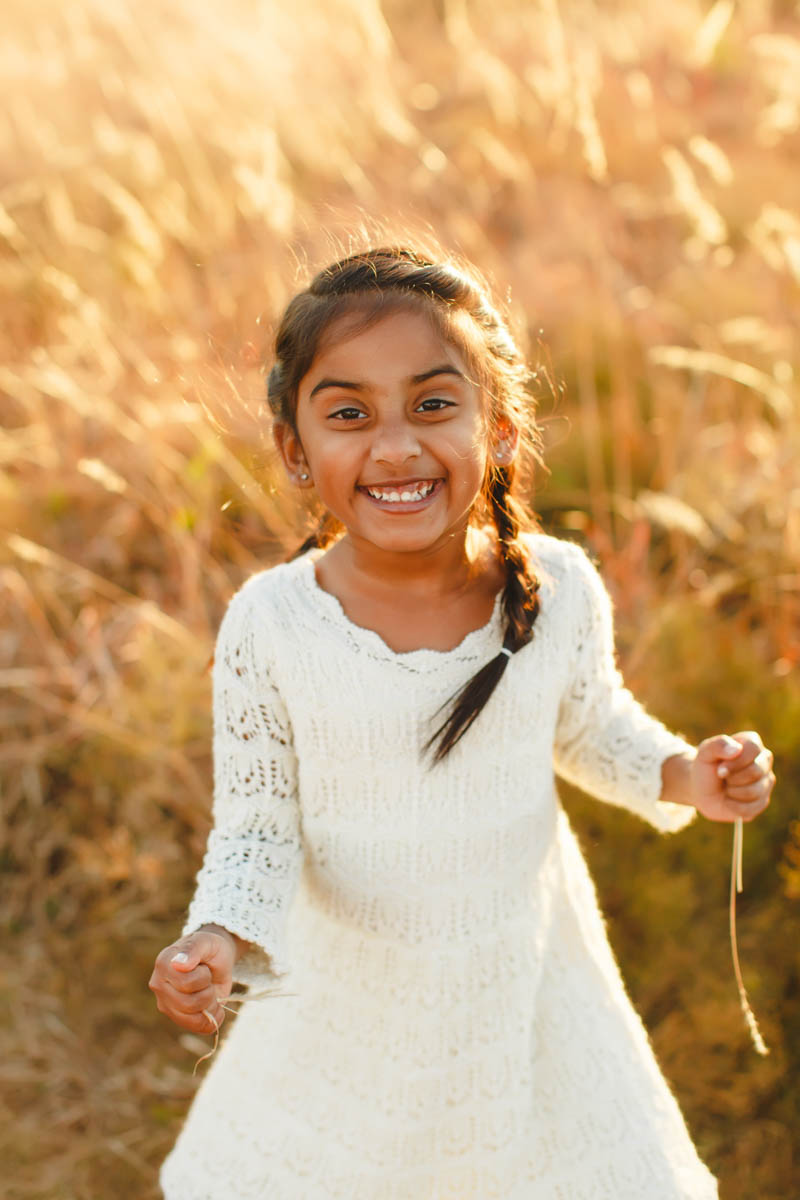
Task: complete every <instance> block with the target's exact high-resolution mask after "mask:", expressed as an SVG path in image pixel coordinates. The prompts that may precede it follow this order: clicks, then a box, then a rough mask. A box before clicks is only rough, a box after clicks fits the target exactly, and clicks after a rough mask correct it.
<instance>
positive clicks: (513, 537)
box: [425, 468, 539, 763]
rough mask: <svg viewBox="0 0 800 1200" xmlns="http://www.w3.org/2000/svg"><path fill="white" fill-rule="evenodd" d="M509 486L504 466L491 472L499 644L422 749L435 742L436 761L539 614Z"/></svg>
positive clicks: (470, 719) (469, 720)
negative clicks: (502, 623) (499, 585)
mask: <svg viewBox="0 0 800 1200" xmlns="http://www.w3.org/2000/svg"><path fill="white" fill-rule="evenodd" d="M510 484H511V476H510V471H509V470H508V469H507V468H497V469H495V470H494V471H493V472H492V478H491V482H490V485H489V498H490V500H491V506H492V518H493V520H494V524H495V527H496V529H497V540H498V546H499V549H500V557H501V558H502V560H503V565H504V567H505V570H506V585H505V587H504V588H503V611H504V612H505V615H506V622H507V623H506V631H505V637H504V638H503V648H502V650H501V651H500V652H499V653H498V654H497V655H495V657H494V658H493V659H492V660H491V662H488V663H487V664H486V666H485V667H481V669H480V671H478V672H477V674H475V675H473V676H472V679H470V680H469V681H468V682H467V683H466V684H465V685H464V687H463V688H462V689H461V691H460V692H457V693H456V695H455V696H454V697H453V699H452V701H451V705H452V707H451V710H450V715H449V716H448V717H447V718H446V719H445V721H443V722H442V724H441V725H440V726H439V728H438V729H437V730H436V731H435V733H434V734H433V735H432V736H431V737H430V739H429V740H428V742H427V743H426V746H425V749H426V750H431V749H433V747H434V745H435V746H436V749H435V750H434V754H433V761H434V762H435V763H438V762H441V761H442V759H443V758H444V757H445V756H446V755H447V754H449V752H450V751H451V750H452V748H453V746H455V744H456V742H458V741H460V740H461V738H462V737H463V736H464V734H465V733H466V732H467V730H468V729H469V728H470V727H471V726H472V724H473V723H474V722H475V721H476V720H477V718H478V716H479V714H480V712H481V710H482V709H483V708H484V707H485V705H486V704H487V703H488V701H489V699H490V697H491V695H492V693H493V692H494V690H495V688H496V687H497V685H498V683H499V682H500V680H501V679H502V678H503V674H504V673H505V670H506V667H507V666H508V662H509V658H510V657H511V655H512V654H516V652H517V650H521V649H522V647H523V646H526V645H527V644H528V642H529V641H530V640H531V638H532V637H533V623H534V621H535V620H536V617H537V615H538V613H539V595H538V592H539V581H538V579H537V578H536V577H535V576H534V575H533V574H532V573H531V571H530V567H529V565H528V562H527V558H526V556H525V552H524V551H523V549H522V546H521V545H520V542H519V529H520V520H519V515H518V511H517V504H516V502H515V500H514V499H513V497H512V496H511V494H510Z"/></svg>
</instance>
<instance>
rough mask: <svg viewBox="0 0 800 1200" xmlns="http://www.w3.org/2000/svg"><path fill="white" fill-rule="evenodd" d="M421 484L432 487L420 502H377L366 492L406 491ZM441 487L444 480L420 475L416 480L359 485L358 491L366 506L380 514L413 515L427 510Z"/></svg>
mask: <svg viewBox="0 0 800 1200" xmlns="http://www.w3.org/2000/svg"><path fill="white" fill-rule="evenodd" d="M421 483H432V484H433V487H432V488H431V490H430V491H429V492H428V494H427V496H423V497H422V499H421V500H377V499H376V498H375V497H374V496H370V494H369V492H368V491H367V487H372V488H380V490H381V491H388V489H389V488H391V489H392V491H399V490H401V489H406V490H407V489H408V488H410V487H414V486H418V485H419V484H421ZM443 487H444V480H443V479H442V478H441V477H439V478H435V477H433V476H430V475H427V476H424V475H421V476H418V477H417V478H416V479H402V480H399V479H398V480H394V479H389V480H386V482H381V483H370V484H361V485H359V487H358V491H359V492H360V493H361V495H362V496H363V497H364V499H365V500H366V501H367V503H368V504H372V505H374V507H375V508H378V509H380V510H381V512H386V513H415V512H420V511H422V509H424V508H427V507H428V505H429V504H431V503H432V501H433V500H435V499H436V497H437V496H438V495H439V492H440V491H441V490H442V488H443Z"/></svg>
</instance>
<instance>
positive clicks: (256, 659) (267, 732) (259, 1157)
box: [161, 535, 717, 1200]
mask: <svg viewBox="0 0 800 1200" xmlns="http://www.w3.org/2000/svg"><path fill="white" fill-rule="evenodd" d="M530 546H531V551H532V554H533V557H534V560H535V562H536V565H537V569H538V572H539V575H540V577H541V579H542V586H541V593H540V595H541V612H540V615H539V618H538V620H537V622H536V625H535V629H534V636H533V640H532V642H531V643H530V644H529V645H528V646H526V647H525V648H524V649H522V650H521V651H519V652H518V653H517V654H516V655H515V656H514V657H513V658H512V659H511V660H510V662H509V664H508V668H507V670H506V672H505V674H504V676H503V678H502V680H501V682H500V684H499V686H498V688H497V690H496V692H495V693H494V695H493V696H492V698H491V700H490V701H489V703H488V705H487V706H486V708H485V709H484V710H483V712H482V713H481V715H480V717H479V718H478V720H477V722H476V723H475V725H474V726H473V728H472V729H471V730H470V731H469V733H468V734H467V735H466V736H465V737H464V738H463V739H462V741H461V742H459V743H458V745H457V746H456V747H455V748H454V750H453V751H452V752H451V753H450V755H449V756H448V757H447V758H446V759H445V760H444V761H443V762H442V763H441V764H439V765H437V766H435V767H431V766H430V759H429V758H426V757H425V756H424V754H423V752H422V747H423V745H424V743H425V741H426V739H427V737H428V736H429V735H430V731H431V728H432V721H433V720H434V719H435V714H436V711H437V709H438V708H439V706H440V705H441V704H442V703H443V702H445V701H446V700H447V699H448V698H449V697H451V696H452V695H453V694H454V693H455V692H456V691H458V689H459V688H460V687H461V686H462V684H463V683H464V682H465V681H466V680H467V679H469V678H470V676H471V675H473V674H474V672H475V671H476V670H477V669H478V667H480V666H481V665H482V664H483V663H485V662H486V661H487V660H488V659H490V658H491V657H492V656H493V655H495V654H497V652H498V651H499V649H500V646H501V644H502V618H501V611H500V603H499V598H498V603H497V604H496V605H495V609H494V613H493V615H492V618H491V620H490V621H489V622H488V623H487V625H485V626H484V627H483V628H481V629H478V630H476V631H474V632H473V633H470V634H468V635H467V637H465V638H464V640H463V641H462V642H461V644H460V645H459V646H458V647H456V649H454V650H451V651H447V652H441V651H434V650H417V651H412V652H409V653H395V652H394V651H392V650H391V649H390V648H389V647H388V646H387V645H386V644H385V643H384V642H383V641H382V639H381V638H380V637H379V636H378V635H377V634H376V633H374V632H372V631H370V630H366V629H362V628H360V627H359V626H356V625H354V624H353V623H352V622H351V621H350V620H349V619H348V618H347V616H346V615H345V613H344V612H343V610H342V608H341V606H340V605H339V603H338V601H337V600H336V599H335V598H334V597H333V596H331V595H330V594H329V593H327V592H325V591H323V590H322V589H321V588H320V587H319V585H318V584H317V582H316V576H315V571H314V563H313V559H312V557H311V556H305V557H304V558H301V559H298V560H296V561H295V562H292V563H288V564H285V565H282V566H279V567H275V568H273V569H272V570H269V571H265V572H263V573H261V574H259V575H256V576H255V577H254V578H253V579H251V580H250V581H249V582H248V583H247V584H246V585H245V586H244V587H243V588H242V589H241V591H240V592H239V593H238V594H237V595H236V596H235V597H234V599H233V600H232V602H231V604H230V607H229V609H228V612H227V614H226V616H225V618H224V620H223V623H222V626H221V628H220V633H219V639H218V644H217V651H216V658H215V666H214V728H215V734H214V753H215V799H214V831H213V833H212V834H211V837H210V839H209V844H208V851H207V854H206V857H205V861H204V863H203V866H202V869H201V871H200V874H199V876H198V882H197V891H196V894H195V897H194V899H193V901H192V904H191V908H190V912H189V916H188V920H187V923H186V927H185V930H184V932H191V931H192V930H193V929H196V928H197V927H198V926H199V925H201V924H204V923H207V922H216V923H218V924H220V925H223V926H225V927H226V928H227V929H230V930H231V931H232V932H234V933H236V934H239V936H241V937H243V938H245V939H247V940H248V941H250V942H252V943H253V950H252V951H251V952H250V953H248V954H247V955H246V956H245V957H244V958H243V959H242V960H240V962H239V964H238V965H237V977H238V978H239V979H240V980H241V981H243V982H246V983H248V984H250V985H252V994H253V996H254V998H253V999H252V1000H248V1001H245V1003H244V1004H243V1006H242V1011H241V1012H240V1014H239V1016H238V1017H236V1019H235V1020H234V1022H233V1026H232V1028H231V1029H230V1031H229V1033H228V1035H227V1037H226V1038H225V1040H224V1042H223V1044H222V1047H221V1049H220V1050H219V1052H218V1054H217V1056H216V1057H215V1058H214V1059H213V1060H212V1062H211V1065H210V1068H209V1071H208V1074H207V1076H206V1078H205V1080H204V1082H203V1084H202V1086H201V1088H200V1090H199V1092H198V1094H197V1096H196V1097H195V1100H194V1102H193V1104H192V1107H191V1109H190V1112H189V1115H188V1118H187V1121H186V1123H185V1125H184V1128H183V1130H182V1132H181V1134H180V1135H179V1138H178V1141H177V1143H176V1145H175V1147H174V1149H173V1151H172V1153H171V1154H170V1156H169V1158H168V1159H167V1161H166V1163H165V1164H164V1167H163V1169H162V1175H161V1181H162V1187H163V1189H164V1194H165V1196H166V1198H167V1200H212V1197H213V1198H214V1200H217V1198H218V1197H219V1196H221V1195H224V1196H228V1197H231V1198H232V1200H265V1198H266V1197H269V1200H490V1198H492V1197H498V1198H502V1200H642V1197H645V1196H647V1197H650V1196H652V1197H658V1200H711V1198H712V1197H715V1196H716V1195H717V1189H716V1186H715V1183H714V1180H713V1179H712V1177H711V1175H710V1174H709V1172H708V1171H707V1170H706V1168H705V1167H704V1166H703V1165H702V1163H701V1162H700V1160H699V1159H698V1157H697V1154H696V1152H695V1150H694V1147H693V1145H692V1143H691V1140H690V1138H689V1135H688V1133H687V1131H686V1128H685V1125H684V1122H683V1119H682V1116H681V1113H680V1111H679V1109H678V1106H677V1103H676V1101H675V1099H674V1097H673V1096H672V1094H671V1092H670V1090H669V1088H668V1086H667V1084H666V1082H665V1081H664V1079H663V1077H662V1075H661V1073H660V1071H659V1068H658V1066H657V1064H656V1061H655V1058H654V1056H653V1052H652V1050H651V1047H650V1044H649V1042H648V1039H647V1035H646V1033H645V1030H644V1028H643V1026H642V1024H641V1021H640V1020H639V1018H638V1016H637V1015H636V1014H635V1012H634V1010H633V1008H632V1006H631V1004H630V1001H629V999H628V997H627V995H626V993H625V990H624V986H623V983H622V980H621V978H620V974H619V971H618V968H617V966H616V963H615V961H614V958H613V955H612V952H611V950H610V947H609V944H608V940H607V937H606V933H605V929H604V926H603V921H602V917H601V915H600V912H599V909H598V905H597V899H596V896H595V892H594V888H593V886H592V883H591V880H590V878H589V875H588V872H587V869H586V866H585V863H584V861H583V858H582V855H581V853H580V850H579V848H578V845H577V843H576V840H575V838H574V835H573V834H572V831H571V829H570V827H569V824H568V822H567V819H566V816H565V814H564V812H563V810H562V809H561V806H560V804H559V800H558V796H557V792H556V788H555V781H554V768H555V770H556V771H557V772H558V773H559V774H561V775H562V776H563V777H564V778H566V779H569V780H570V781H572V782H574V783H576V784H578V785H579V786H580V787H581V788H583V789H585V790H586V791H589V792H591V793H593V794H595V795H597V796H598V797H600V798H601V799H604V800H607V801H610V802H612V803H614V804H618V805H622V806H624V807H626V808H629V809H631V810H632V811H633V812H635V813H637V814H638V815H639V816H640V817H643V818H644V819H646V820H648V821H649V822H651V823H652V824H653V825H655V826H656V827H657V828H658V829H661V830H665V831H668V830H677V829H680V828H681V827H682V826H684V825H686V824H688V822H689V821H690V820H691V819H692V818H693V816H694V810H693V809H692V808H690V807H685V806H682V805H670V804H665V803H662V802H661V801H659V800H658V796H659V793H660V787H661V764H662V762H663V760H664V759H665V758H666V757H668V756H669V755H671V754H675V753H679V752H681V751H683V750H685V749H686V748H687V747H686V743H685V742H684V741H682V740H681V739H680V738H678V737H675V736H674V735H673V734H671V733H669V732H668V731H667V730H666V729H665V728H664V727H663V726H662V725H661V724H660V723H659V722H657V721H656V720H654V719H653V718H652V717H650V716H648V715H647V714H646V713H645V712H644V710H643V709H642V708H641V707H640V705H639V704H638V703H637V702H636V701H635V700H634V698H633V697H632V696H631V694H630V693H629V692H628V691H627V690H626V689H625V688H624V685H623V683H622V680H621V678H620V675H619V672H618V670H617V668H616V665H615V659H614V647H613V627H612V626H613V623H612V612H611V604H610V601H609V597H608V594H607V592H606V590H605V588H604V586H603V584H602V582H601V580H600V577H599V575H598V574H597V572H596V570H595V568H594V567H593V566H592V565H591V563H590V562H589V560H588V559H587V557H586V556H585V554H584V553H583V552H582V551H581V550H579V549H578V548H577V547H575V546H573V545H571V544H570V543H567V542H561V541H558V540H556V539H553V538H549V537H546V536H544V535H535V536H533V537H532V538H531V540H530ZM653 966H654V969H655V967H656V964H653ZM265 989H266V990H268V991H270V990H271V991H272V993H273V994H271V995H268V996H264V995H259V992H260V991H261V992H263V991H264V990H265Z"/></svg>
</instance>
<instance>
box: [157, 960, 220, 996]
mask: <svg viewBox="0 0 800 1200" xmlns="http://www.w3.org/2000/svg"><path fill="white" fill-rule="evenodd" d="M166 980H167V982H168V983H169V984H171V986H172V987H174V988H175V990H176V991H178V992H185V993H187V995H188V994H190V993H192V992H201V991H204V990H205V989H206V988H209V987H210V986H211V982H212V980H211V968H210V967H209V966H208V965H207V964H206V963H201V964H200V966H199V967H195V969H194V970H193V971H190V972H189V973H188V975H185V974H183V972H179V971H176V970H174V969H171V970H170V972H169V974H168V975H167V976H166Z"/></svg>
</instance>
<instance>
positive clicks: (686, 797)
mask: <svg viewBox="0 0 800 1200" xmlns="http://www.w3.org/2000/svg"><path fill="white" fill-rule="evenodd" d="M696 758H697V751H696V750H694V749H687V750H684V751H683V752H682V753H680V754H671V755H670V757H669V758H665V759H664V761H663V763H662V764H661V795H660V797H659V799H660V800H661V801H662V802H664V803H667V804H683V805H686V806H688V807H689V808H694V807H695V804H694V799H693V788H692V767H693V765H694V761H695V759H696Z"/></svg>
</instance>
